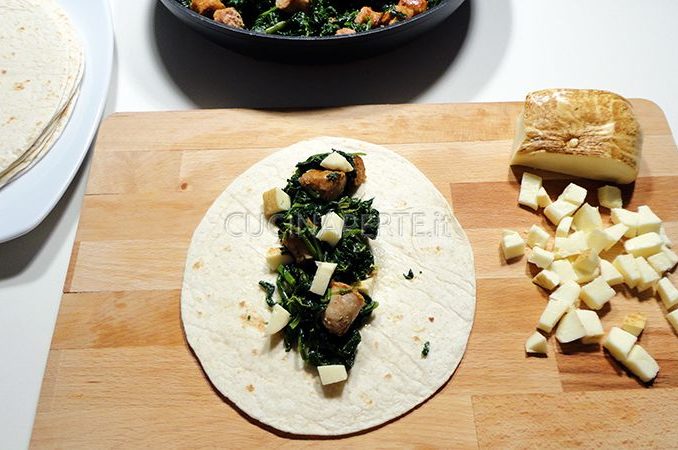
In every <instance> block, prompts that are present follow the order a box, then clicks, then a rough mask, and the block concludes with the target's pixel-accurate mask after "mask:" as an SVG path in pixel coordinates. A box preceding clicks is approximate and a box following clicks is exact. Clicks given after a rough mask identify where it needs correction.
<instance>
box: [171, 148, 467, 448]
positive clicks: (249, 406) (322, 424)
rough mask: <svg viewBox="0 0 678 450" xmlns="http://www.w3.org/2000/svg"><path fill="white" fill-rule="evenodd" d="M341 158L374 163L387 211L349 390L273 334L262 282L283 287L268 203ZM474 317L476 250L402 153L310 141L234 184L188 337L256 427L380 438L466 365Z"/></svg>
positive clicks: (197, 289)
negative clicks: (300, 168) (333, 157)
mask: <svg viewBox="0 0 678 450" xmlns="http://www.w3.org/2000/svg"><path fill="white" fill-rule="evenodd" d="M333 148H335V149H339V150H343V151H346V152H350V153H352V152H362V153H365V155H364V156H363V160H364V162H365V166H366V171H367V181H366V182H365V183H364V184H363V185H362V186H361V187H360V189H359V190H358V192H357V194H356V195H358V196H361V197H363V198H372V197H374V203H373V205H374V207H375V208H376V209H378V210H379V211H380V212H381V226H380V230H379V236H378V237H377V239H376V240H374V241H372V248H373V252H374V256H375V262H376V265H377V268H378V273H377V275H376V281H375V287H374V291H373V295H372V296H373V298H374V300H376V301H378V302H379V307H378V308H377V309H376V310H375V311H374V313H373V315H374V317H373V319H372V321H371V322H370V323H368V324H367V325H365V327H364V328H363V329H362V330H361V334H362V342H361V344H360V346H359V349H358V354H357V357H356V362H355V365H354V366H353V368H352V370H351V371H350V373H349V378H348V380H347V381H346V382H344V383H339V384H334V385H329V386H322V385H321V383H320V380H319V378H318V376H317V370H316V369H315V368H314V367H310V366H307V365H305V364H304V362H303V360H302V359H301V357H300V356H299V354H298V353H297V352H296V351H291V352H287V353H286V352H285V351H284V349H283V345H282V340H281V338H280V337H279V336H274V337H272V338H271V337H267V336H265V335H264V333H263V330H264V326H265V322H266V321H267V320H268V318H269V316H270V308H269V307H268V306H267V305H266V302H265V300H264V293H263V292H262V290H261V289H260V287H259V286H258V284H257V282H258V281H259V280H267V281H269V282H272V281H274V279H275V276H274V275H273V274H271V273H270V271H269V269H268V267H267V265H266V261H265V256H264V255H265V251H266V249H268V248H269V247H274V246H278V245H279V242H278V240H277V231H276V228H275V227H274V226H273V225H272V224H269V223H266V222H265V221H263V220H260V218H261V217H263V211H262V193H263V192H264V191H266V190H268V189H270V188H271V187H274V186H279V187H283V186H284V185H285V181H286V179H287V178H288V177H289V176H290V175H291V174H292V173H293V171H294V166H295V164H296V163H297V162H299V161H303V160H305V159H306V158H307V157H309V156H311V155H313V154H317V153H324V152H329V151H331V150H332V149H333ZM261 222H263V225H261V226H260V223H261ZM409 269H412V271H413V273H414V278H413V279H411V280H407V279H405V277H404V276H403V274H405V273H407V272H408V271H409ZM474 312H475V274H474V267H473V254H472V252H471V246H470V244H469V241H468V239H467V238H466V236H465V234H464V232H463V230H462V229H461V227H460V226H459V224H458V222H457V221H456V219H455V218H454V217H453V215H452V212H451V209H450V206H449V205H448V203H447V202H446V200H445V198H444V197H443V196H442V195H441V194H440V192H438V190H436V188H435V187H434V186H433V184H432V183H431V182H430V181H429V180H428V179H427V178H426V177H425V176H424V175H423V174H422V173H421V172H420V171H419V170H418V169H417V168H416V167H415V166H414V165H412V164H411V163H410V162H408V161H407V160H405V159H404V158H402V157H401V156H399V155H397V154H396V153H393V152H392V151H390V150H387V149H385V148H383V147H380V146H376V145H373V144H368V143H365V142H360V141H356V140H350V139H341V138H318V139H314V140H309V141H304V142H300V143H298V144H295V145H293V146H291V147H288V148H286V149H283V150H280V151H278V152H276V153H274V154H272V155H270V156H268V157H267V158H265V159H263V160H262V161H260V162H258V163H257V164H255V165H253V166H252V167H250V168H249V169H248V170H247V171H245V172H244V173H243V174H242V175H240V176H239V177H238V178H237V179H236V180H235V181H233V183H232V184H231V185H230V186H229V187H228V188H227V189H226V190H225V191H224V192H223V193H222V194H221V195H220V196H219V198H217V200H216V201H215V202H214V204H213V205H212V206H211V207H210V209H209V210H208V211H207V214H206V215H205V217H204V218H203V220H202V222H201V223H200V225H199V226H198V228H197V229H196V230H195V233H194V235H193V239H192V241H191V245H190V248H189V250H188V256H187V260H186V269H185V273H184V282H183V289H182V297H181V315H182V319H183V324H184V330H185V332H186V337H187V339H188V342H189V344H190V345H191V347H192V348H193V350H194V351H195V354H196V355H197V357H198V359H199V360H200V362H201V364H202V366H203V368H204V370H205V372H206V373H207V375H208V377H209V379H210V380H211V382H212V383H213V384H214V386H215V387H216V388H217V389H218V390H219V391H220V392H221V393H222V394H224V395H225V396H226V397H227V398H228V399H230V400H231V401H232V402H233V403H234V404H235V405H237V406H238V408H240V409H241V410H242V411H243V412H245V413H246V414H248V415H249V416H251V417H252V418H254V419H257V420H259V421H261V422H263V423H265V424H267V425H270V426H272V427H274V428H277V429H278V430H281V431H284V432H289V433H294V434H302V435H342V434H349V433H354V432H358V431H361V430H365V429H369V428H372V427H375V426H377V425H380V424H383V423H385V422H387V421H389V420H391V419H394V418H396V417H398V416H401V415H402V414H405V413H406V412H408V411H409V410H411V409H412V408H414V407H415V406H417V405H418V404H420V403H422V402H423V401H425V400H426V399H427V398H428V397H430V396H431V395H433V394H434V393H435V392H436V391H437V390H438V389H439V388H440V387H441V386H443V385H444V384H445V383H446V382H447V380H448V379H449V378H450V376H451V375H452V373H453V372H454V370H455V369H456V367H457V365H458V364H459V362H460V360H461V358H462V355H463V353H464V350H465V348H466V343H467V340H468V337H469V334H470V331H471V325H472V322H473V316H474ZM425 342H430V353H429V354H428V356H427V357H424V356H423V355H422V349H423V345H424V343H425Z"/></svg>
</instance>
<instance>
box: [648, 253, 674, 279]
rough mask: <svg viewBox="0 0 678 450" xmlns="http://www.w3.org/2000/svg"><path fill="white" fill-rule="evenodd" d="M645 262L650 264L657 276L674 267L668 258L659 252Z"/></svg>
mask: <svg viewBox="0 0 678 450" xmlns="http://www.w3.org/2000/svg"><path fill="white" fill-rule="evenodd" d="M647 262H648V263H650V265H651V266H652V268H653V269H654V270H656V271H657V273H658V274H662V273H664V272H666V271H669V270H671V269H672V268H673V266H674V264H673V263H672V261H671V259H670V258H669V256H668V255H667V254H666V253H664V252H661V251H660V252H659V253H657V254H655V255H652V256H650V257H648V258H647Z"/></svg>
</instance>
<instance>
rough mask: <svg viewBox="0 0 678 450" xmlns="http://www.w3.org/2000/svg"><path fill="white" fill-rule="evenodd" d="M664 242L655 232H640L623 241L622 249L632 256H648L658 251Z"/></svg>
mask: <svg viewBox="0 0 678 450" xmlns="http://www.w3.org/2000/svg"><path fill="white" fill-rule="evenodd" d="M663 244H664V242H663V241H662V238H661V237H659V234H657V233H655V232H650V233H645V234H641V235H640V236H638V237H634V238H632V239H629V240H628V241H626V242H624V250H626V252H627V253H630V254H632V255H633V256H636V257H637V256H650V255H654V254H655V253H657V252H659V251H660V250H661V248H662V245H663Z"/></svg>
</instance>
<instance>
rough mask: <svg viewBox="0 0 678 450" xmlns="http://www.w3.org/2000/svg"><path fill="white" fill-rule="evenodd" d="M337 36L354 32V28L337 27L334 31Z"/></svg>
mask: <svg viewBox="0 0 678 450" xmlns="http://www.w3.org/2000/svg"><path fill="white" fill-rule="evenodd" d="M334 34H336V35H337V36H343V35H346V34H355V30H354V29H353V28H339V29H338V30H337V32H336V33H334Z"/></svg>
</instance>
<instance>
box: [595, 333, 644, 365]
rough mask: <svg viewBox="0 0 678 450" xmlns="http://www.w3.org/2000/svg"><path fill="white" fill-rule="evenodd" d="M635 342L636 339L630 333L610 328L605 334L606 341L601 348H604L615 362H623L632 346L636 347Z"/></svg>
mask: <svg viewBox="0 0 678 450" xmlns="http://www.w3.org/2000/svg"><path fill="white" fill-rule="evenodd" d="M637 340H638V338H637V337H635V336H634V335H632V334H631V333H629V332H627V331H624V330H622V329H621V328H618V327H612V328H610V331H609V333H607V339H605V343H603V347H605V348H606V349H607V350H608V351H609V352H610V354H612V356H613V357H614V358H615V359H616V360H617V361H624V360H625V359H626V357H627V356H629V353H630V352H631V349H632V348H633V346H634V345H636V341H637Z"/></svg>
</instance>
